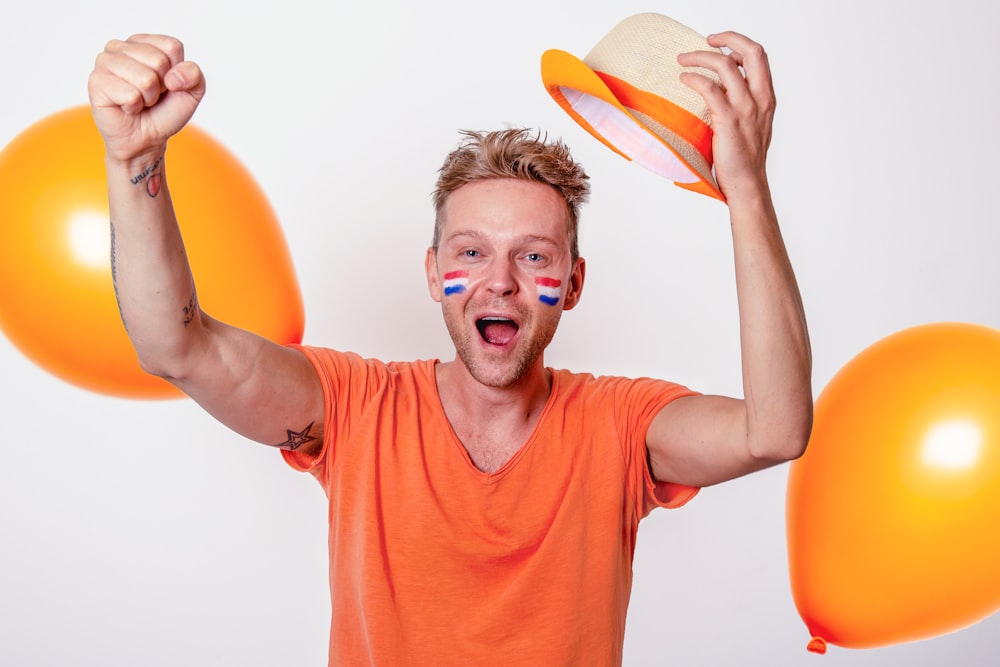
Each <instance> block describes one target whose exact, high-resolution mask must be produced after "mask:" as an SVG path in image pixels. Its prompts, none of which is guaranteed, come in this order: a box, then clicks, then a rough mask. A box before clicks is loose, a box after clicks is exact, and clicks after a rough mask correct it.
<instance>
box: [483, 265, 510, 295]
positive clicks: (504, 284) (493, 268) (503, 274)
mask: <svg viewBox="0 0 1000 667" xmlns="http://www.w3.org/2000/svg"><path fill="white" fill-rule="evenodd" d="M514 271H515V267H514V264H513V262H511V261H510V260H509V259H507V258H506V257H501V258H497V259H496V260H495V261H493V262H492V263H491V264H490V273H489V276H487V287H488V289H489V291H490V292H491V293H493V294H495V295H497V296H511V295H513V294H514V293H515V292H517V278H516V276H515V275H514Z"/></svg>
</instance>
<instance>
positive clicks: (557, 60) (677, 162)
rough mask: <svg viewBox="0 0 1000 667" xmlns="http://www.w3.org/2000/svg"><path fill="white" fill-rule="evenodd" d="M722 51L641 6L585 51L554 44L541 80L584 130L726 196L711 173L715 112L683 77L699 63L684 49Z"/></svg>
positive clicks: (681, 180)
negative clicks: (688, 59) (687, 59)
mask: <svg viewBox="0 0 1000 667" xmlns="http://www.w3.org/2000/svg"><path fill="white" fill-rule="evenodd" d="M698 50H709V51H719V49H716V48H714V47H712V46H709V45H708V43H707V42H706V41H705V38H704V37H703V36H701V35H699V34H698V33H697V32H695V31H694V30H691V29H690V28H688V27H686V26H684V25H682V24H680V23H678V22H677V21H674V20H673V19H671V18H668V17H666V16H662V15H660V14H653V13H645V14H636V15H635V16H630V17H629V18H627V19H625V20H624V21H622V22H621V23H619V24H618V25H617V26H615V27H614V29H613V30H612V31H611V32H609V33H608V34H607V36H605V37H604V39H602V40H601V41H600V42H598V43H597V46H595V47H594V48H593V50H591V52H590V53H589V54H588V55H587V57H586V58H584V59H583V60H580V59H579V58H577V57H575V56H573V55H571V54H569V53H566V52H565V51H560V50H558V49H550V50H548V51H546V52H545V53H544V54H542V83H544V84H545V89H546V90H547V91H548V92H549V94H550V95H551V96H552V98H553V99H555V101H556V102H558V103H559V106H561V107H562V108H563V109H564V110H565V111H566V113H568V114H569V115H570V116H572V117H573V119H574V120H576V122H577V123H579V124H580V125H581V126H582V127H583V128H584V129H585V130H587V131H588V132H590V133H591V134H592V135H594V136H595V137H596V138H597V139H599V140H600V141H601V142H603V143H604V144H605V145H607V146H608V147H609V148H611V149H612V150H613V151H615V152H616V153H618V154H619V155H622V156H623V157H625V158H626V159H628V160H634V161H636V162H638V163H639V164H641V165H643V166H644V167H646V168H647V169H650V170H651V171H653V172H655V173H657V174H659V175H661V176H663V177H665V178H669V179H670V180H672V181H674V182H675V183H676V184H677V185H679V186H680V187H682V188H686V189H688V190H693V191H695V192H700V193H702V194H705V195H708V196H709V197H715V198H716V199H719V200H722V201H725V197H723V195H722V192H721V191H720V190H719V186H718V184H717V183H716V181H715V177H714V175H713V174H712V118H711V115H710V114H709V111H708V105H707V104H705V100H704V99H703V98H702V97H701V95H699V94H698V93H696V92H695V91H693V90H692V89H690V88H688V87H687V86H685V85H684V84H683V83H681V81H680V74H681V72H682V71H685V70H689V71H697V72H698V73H699V74H703V75H705V76H707V77H709V78H711V79H714V80H715V81H717V82H718V81H719V78H718V76H716V74H715V73H714V72H711V71H709V70H705V69H702V68H684V67H681V66H680V65H678V64H677V56H678V54H681V53H687V52H690V51H698Z"/></svg>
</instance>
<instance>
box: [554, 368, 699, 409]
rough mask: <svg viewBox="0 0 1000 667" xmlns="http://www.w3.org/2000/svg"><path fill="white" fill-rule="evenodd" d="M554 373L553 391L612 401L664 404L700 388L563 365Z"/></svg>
mask: <svg viewBox="0 0 1000 667" xmlns="http://www.w3.org/2000/svg"><path fill="white" fill-rule="evenodd" d="M549 371H550V372H551V373H552V393H553V394H554V395H559V396H566V397H579V398H586V399H588V400H608V401H612V402H628V401H640V402H641V401H643V400H651V401H663V405H665V404H666V403H669V402H670V401H672V400H673V399H675V398H680V397H681V396H690V395H692V394H695V393H696V392H694V391H692V390H690V389H688V388H687V387H685V386H684V385H681V384H678V383H676V382H671V381H669V380H660V379H656V378H650V377H627V376H621V375H593V374H591V373H575V372H572V371H568V370H563V369H551V368H550V369H549Z"/></svg>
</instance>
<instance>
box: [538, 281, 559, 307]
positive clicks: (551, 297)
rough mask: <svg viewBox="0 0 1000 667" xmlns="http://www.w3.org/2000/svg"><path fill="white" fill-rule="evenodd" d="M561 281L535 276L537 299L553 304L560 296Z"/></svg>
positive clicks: (557, 302) (556, 303)
mask: <svg viewBox="0 0 1000 667" xmlns="http://www.w3.org/2000/svg"><path fill="white" fill-rule="evenodd" d="M561 285H562V281H561V280H556V279H555V278H535V286H536V287H538V300H539V301H541V302H542V303H544V304H546V305H549V306H555V305H558V304H559V299H561V298H562V287H561Z"/></svg>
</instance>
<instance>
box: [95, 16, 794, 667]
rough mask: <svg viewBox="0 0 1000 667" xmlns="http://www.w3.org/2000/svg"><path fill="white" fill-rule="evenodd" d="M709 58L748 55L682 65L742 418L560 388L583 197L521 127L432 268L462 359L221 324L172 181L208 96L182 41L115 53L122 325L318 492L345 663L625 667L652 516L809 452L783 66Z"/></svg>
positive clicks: (106, 87)
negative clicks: (635, 571) (195, 266)
mask: <svg viewBox="0 0 1000 667" xmlns="http://www.w3.org/2000/svg"><path fill="white" fill-rule="evenodd" d="M709 43H710V44H712V45H713V46H718V47H728V48H729V49H730V50H731V51H730V52H729V53H727V54H726V55H723V54H721V53H716V52H697V53H690V54H684V55H682V56H680V58H679V61H680V62H681V64H682V65H686V66H699V67H705V68H708V69H711V70H713V71H715V72H716V73H718V75H719V76H720V78H721V82H722V85H721V86H719V85H717V84H715V83H713V82H712V81H710V80H709V79H707V78H705V77H701V76H698V75H696V74H685V75H684V77H683V80H684V82H685V83H687V84H688V85H689V86H691V87H692V88H693V89H694V90H696V91H698V92H699V93H700V94H701V95H702V96H703V97H704V98H705V100H706V102H707V103H708V105H709V108H710V110H711V112H712V116H713V122H714V129H715V137H714V144H713V148H714V155H715V167H716V176H717V180H718V182H719V185H720V188H721V189H722V191H723V193H724V194H725V195H726V197H727V200H728V203H729V207H730V214H731V220H732V232H733V243H734V251H735V261H736V280H737V288H738V300H739V309H740V330H741V343H742V358H743V377H744V393H745V396H744V398H743V399H735V398H727V397H721V396H704V395H697V394H695V393H694V392H691V391H689V390H687V389H685V388H683V387H680V386H678V385H675V384H671V383H669V382H663V381H657V380H650V379H642V380H630V379H626V378H594V377H592V376H590V375H580V374H574V373H570V372H568V371H561V370H553V369H549V368H547V367H546V366H545V365H544V362H543V353H544V350H545V348H546V346H547V345H548V343H549V341H550V340H551V339H552V336H553V334H554V333H555V330H556V328H557V326H558V323H559V318H560V315H561V313H562V311H563V310H568V309H570V308H573V307H574V306H575V305H576V304H577V303H578V301H579V299H580V295H581V292H582V289H583V284H584V277H585V266H586V265H585V262H584V260H583V259H582V258H581V257H579V255H578V252H577V249H576V224H577V216H578V210H579V206H580V204H581V203H582V202H583V201H584V200H585V199H586V196H587V193H588V185H587V177H586V175H585V174H584V173H583V170H582V169H581V168H580V166H579V165H577V164H576V163H574V162H573V161H572V159H571V158H570V156H569V153H568V151H567V150H566V148H565V146H563V145H562V144H561V143H554V144H552V143H547V142H545V141H543V140H542V139H540V138H539V137H537V136H533V135H531V134H530V133H528V132H525V131H519V130H508V131H501V132H495V133H488V134H478V133H467V134H466V137H465V141H464V142H463V143H462V144H461V145H460V146H459V147H458V148H457V149H456V150H455V152H453V153H452V154H451V155H450V156H449V157H448V159H447V160H446V162H445V165H444V166H443V167H442V170H441V174H440V178H439V180H438V186H437V190H436V192H435V196H434V201H435V206H436V212H437V219H436V225H435V232H434V241H433V244H432V247H431V248H430V249H428V251H427V254H426V258H425V266H426V273H427V281H428V287H429V290H430V293H431V296H432V298H433V299H434V300H435V301H438V302H440V304H441V308H442V312H443V315H444V319H445V322H446V324H447V326H448V330H449V333H450V334H451V336H452V339H453V341H454V343H455V348H456V356H455V358H454V360H452V361H449V362H445V363H439V362H437V361H436V360H429V361H420V362H414V363H391V364H386V363H382V362H379V361H375V360H366V359H361V358H359V357H357V356H356V355H351V354H344V353H340V352H335V351H333V350H329V349H324V348H315V347H299V346H290V347H282V346H278V345H275V344H273V343H270V342H268V341H266V340H263V339H261V338H260V337H257V336H255V335H252V334H250V333H247V332H245V331H241V330H238V329H235V328H233V327H230V326H228V325H226V324H224V323H221V322H218V321H216V320H214V319H212V318H211V317H210V316H209V315H207V314H206V313H204V312H202V311H201V309H200V308H199V307H198V300H197V294H196V291H195V286H194V279H193V278H192V276H191V272H190V269H189V267H188V263H187V260H186V256H185V252H184V246H183V243H182V239H181V237H180V233H179V231H178V227H177V223H176V218H175V216H174V211H173V207H172V206H171V203H170V194H169V188H168V187H167V178H166V175H167V170H166V161H165V152H166V144H167V140H168V139H169V137H171V136H172V135H173V134H175V133H176V132H177V131H179V130H180V129H181V128H182V127H183V126H184V125H185V124H186V123H187V122H188V121H189V119H190V118H191V116H192V114H193V113H194V110H195V108H196V107H197V105H198V103H199V101H200V99H201V97H202V96H203V95H204V92H205V83H204V78H203V76H202V73H201V71H200V69H199V68H198V66H197V65H195V64H194V63H192V62H188V61H185V60H184V55H183V47H182V46H181V44H180V43H179V42H178V41H176V40H175V39H172V38H169V37H164V36H154V35H137V36H134V37H132V38H130V39H129V40H127V41H125V42H120V41H112V42H110V43H109V44H108V45H107V47H106V48H105V50H104V52H103V53H101V54H100V55H99V56H98V58H97V62H96V65H95V69H94V71H93V73H92V74H91V77H90V87H89V89H90V97H91V103H92V108H93V113H94V117H95V120H96V122H97V125H98V128H99V129H100V131H101V133H102V135H103V137H104V141H105V145H106V150H107V158H106V164H107V173H108V186H109V195H110V204H111V225H112V227H111V229H112V236H111V238H112V267H113V275H114V277H115V286H116V294H117V295H118V298H119V306H120V309H121V314H122V318H123V321H124V323H125V325H126V328H127V330H128V333H129V336H130V337H131V340H132V342H133V344H134V346H135V349H136V351H137V353H138V355H139V359H140V362H141V363H142V366H143V368H145V369H146V370H147V371H149V372H150V373H154V374H156V375H159V376H162V377H165V378H167V379H168V380H170V381H171V382H172V383H174V384H175V385H176V386H178V387H179V388H180V389H182V390H183V391H184V392H186V393H187V394H188V395H189V396H191V397H192V398H193V399H194V400H196V401H197V402H198V403H199V404H200V405H201V406H203V407H204V408H205V409H206V410H208V411H209V412H210V413H211V414H212V415H214V416H215V417H216V418H217V419H219V420H220V421H222V422H223V423H225V424H227V425H228V426H230V427H231V428H233V429H234V430H236V431H237V432H239V433H241V434H243V435H244V436H246V437H248V438H250V439H253V440H256V441H258V442H262V443H265V444H270V445H273V446H276V447H280V448H281V449H282V450H284V451H283V455H284V456H285V458H286V460H287V461H288V462H289V463H290V464H291V465H292V466H294V467H296V468H298V469H300V470H307V471H310V472H311V473H312V474H313V475H314V476H315V477H316V478H317V479H318V480H319V481H320V483H321V484H322V485H323V488H324V490H325V491H326V493H327V496H328V498H329V503H330V542H329V544H330V580H331V582H330V583H331V594H332V619H331V634H330V662H331V664H357V663H376V664H452V663H453V664H484V663H487V664H525V663H528V664H545V665H554V664H590V665H600V664H612V665H613V664H619V663H620V662H621V657H622V641H623V636H624V622H625V613H626V607H627V604H628V598H629V593H630V589H631V559H632V553H633V549H634V544H635V536H636V531H637V526H638V521H639V519H640V518H642V517H643V516H645V515H646V514H647V513H648V512H650V511H651V510H652V509H653V508H654V507H657V506H664V507H676V506H679V505H680V504H683V503H684V502H685V501H687V500H688V499H689V498H690V497H691V496H692V495H694V493H695V492H696V489H697V487H700V486H704V485H709V484H715V483H718V482H721V481H724V480H727V479H731V478H734V477H737V476H740V475H743V474H746V473H749V472H752V471H755V470H759V469H762V468H764V467H767V466H770V465H773V464H776V463H779V462H782V461H786V460H789V459H792V458H794V457H797V456H799V455H800V454H801V453H802V451H803V450H804V448H805V444H806V441H807V440H808V436H809V431H810V426H811V419H812V398H811V386H810V372H811V360H810V351H809V343H808V336H807V332H806V326H805V321H804V316H803V311H802V305H801V302H800V298H799V296H798V291H797V288H796V285H795V279H794V276H793V273H792V269H791V266H790V264H789V261H788V258H787V256H786V254H785V250H784V246H783V242H782V240H781V234H780V231H779V228H778V223H777V219H776V216H775V213H774V209H773V207H772V204H771V200H770V192H769V188H768V184H767V177H766V170H765V158H766V153H767V148H768V144H769V142H770V133H771V118H772V114H773V109H774V96H773V91H772V87H771V77H770V72H769V69H768V65H767V59H766V55H765V53H764V51H763V49H761V47H760V46H759V45H757V44H755V43H754V42H752V41H750V40H749V39H747V38H746V37H744V36H742V35H739V34H737V33H732V32H729V33H723V34H720V35H715V36H711V37H709ZM744 72H745V75H744ZM142 174H144V175H146V177H145V178H144V179H136V178H135V177H136V176H137V175H142ZM154 177H155V178H156V179H157V181H158V183H159V187H158V188H152V189H150V188H147V187H145V185H144V184H143V182H144V181H146V182H148V181H149V179H151V178H154ZM136 183H138V185H137V184H136Z"/></svg>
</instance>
